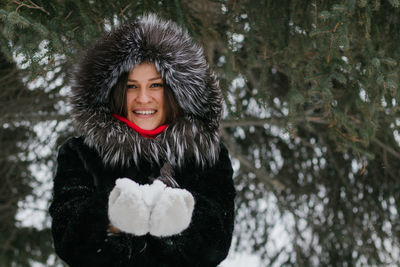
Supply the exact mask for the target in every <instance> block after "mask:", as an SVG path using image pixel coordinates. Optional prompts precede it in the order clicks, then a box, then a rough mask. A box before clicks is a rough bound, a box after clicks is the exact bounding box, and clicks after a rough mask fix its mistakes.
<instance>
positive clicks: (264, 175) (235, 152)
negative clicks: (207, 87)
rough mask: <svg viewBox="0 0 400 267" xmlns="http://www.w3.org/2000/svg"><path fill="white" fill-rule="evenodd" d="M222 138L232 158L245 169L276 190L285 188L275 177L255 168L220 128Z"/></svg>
mask: <svg viewBox="0 0 400 267" xmlns="http://www.w3.org/2000/svg"><path fill="white" fill-rule="evenodd" d="M222 138H223V140H224V143H225V144H226V146H227V147H228V149H229V152H230V153H231V154H232V156H233V157H234V158H237V159H238V160H239V161H240V164H241V165H242V166H244V167H246V168H247V169H249V170H250V171H251V172H253V173H254V174H255V175H256V177H257V178H258V179H259V180H260V181H262V182H264V183H266V184H268V185H269V186H271V187H273V188H275V189H278V190H285V186H284V185H283V184H282V183H280V182H279V181H278V180H276V179H271V178H270V176H269V175H268V173H266V172H265V171H263V170H261V169H257V168H256V167H255V166H254V165H253V164H252V163H251V162H250V161H249V160H247V159H246V158H245V157H244V156H243V155H242V154H241V153H240V151H239V148H238V147H237V145H236V143H235V142H234V141H233V140H232V138H231V137H230V136H229V135H228V133H227V132H226V131H225V130H222Z"/></svg>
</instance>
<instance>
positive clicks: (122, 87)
mask: <svg viewBox="0 0 400 267" xmlns="http://www.w3.org/2000/svg"><path fill="white" fill-rule="evenodd" d="M128 76H129V72H126V73H124V74H122V75H121V76H120V77H119V79H118V81H117V83H116V84H115V85H114V87H113V88H112V90H111V96H110V110H111V113H116V114H118V115H120V116H123V117H127V115H128V111H127V107H126V89H127V86H126V85H127V82H128ZM163 86H164V99H165V111H166V121H165V123H171V122H173V121H175V120H176V118H177V117H178V116H179V115H180V114H181V113H182V111H181V109H180V108H179V105H178V103H177V101H176V100H175V97H174V93H173V92H172V89H171V88H170V87H169V86H168V85H167V84H166V83H165V82H163Z"/></svg>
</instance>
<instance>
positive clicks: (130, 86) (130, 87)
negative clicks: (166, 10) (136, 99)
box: [126, 84, 136, 89]
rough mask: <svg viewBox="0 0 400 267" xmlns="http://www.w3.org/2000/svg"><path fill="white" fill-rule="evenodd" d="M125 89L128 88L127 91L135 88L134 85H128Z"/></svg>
mask: <svg viewBox="0 0 400 267" xmlns="http://www.w3.org/2000/svg"><path fill="white" fill-rule="evenodd" d="M126 88H128V89H133V88H136V85H134V84H128V85H127V86H126Z"/></svg>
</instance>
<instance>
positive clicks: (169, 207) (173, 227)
mask: <svg viewBox="0 0 400 267" xmlns="http://www.w3.org/2000/svg"><path fill="white" fill-rule="evenodd" d="M193 209H194V198H193V196H192V194H191V193H190V192H189V191H187V190H185V189H178V188H171V187H166V188H165V189H164V191H163V192H162V194H161V196H160V197H159V199H158V201H157V202H156V203H155V206H154V208H153V210H152V212H151V215H150V234H151V235H155V236H171V235H175V234H179V233H180V232H182V231H183V230H185V229H186V228H187V227H188V226H189V224H190V221H191V219H192V213H193Z"/></svg>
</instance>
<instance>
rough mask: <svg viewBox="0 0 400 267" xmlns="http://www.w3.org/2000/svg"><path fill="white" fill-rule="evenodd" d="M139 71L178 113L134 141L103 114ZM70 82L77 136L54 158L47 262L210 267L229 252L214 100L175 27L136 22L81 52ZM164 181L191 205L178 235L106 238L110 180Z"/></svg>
mask: <svg viewBox="0 0 400 267" xmlns="http://www.w3.org/2000/svg"><path fill="white" fill-rule="evenodd" d="M142 62H151V63H154V64H155V66H156V67H157V69H158V71H159V73H160V75H161V76H162V79H163V82H164V83H165V84H166V85H168V87H169V88H170V89H171V91H172V93H173V95H174V98H175V100H176V102H177V105H178V106H179V108H180V111H181V113H180V114H179V117H178V118H177V119H176V120H174V121H172V122H170V123H169V124H168V127H167V129H166V130H164V131H163V132H162V133H160V134H159V135H157V136H156V137H155V138H144V137H142V136H140V135H139V134H138V133H137V132H135V131H134V130H132V129H131V128H129V127H128V126H127V125H126V124H125V123H123V122H121V121H119V120H117V119H115V118H114V117H113V116H112V113H113V112H112V111H111V108H110V107H111V106H110V95H111V92H112V90H113V88H115V85H116V84H118V81H120V79H121V77H123V76H124V75H126V74H127V73H129V71H130V70H131V69H132V68H133V67H135V66H136V65H138V64H140V63H142ZM72 78H73V79H72V80H73V84H72V87H71V93H72V95H71V105H72V111H71V112H72V118H73V121H74V123H75V126H76V130H77V131H78V133H79V135H80V136H81V137H79V138H72V139H70V140H68V141H67V142H66V143H65V144H64V145H63V146H62V147H61V148H60V151H59V155H58V169H57V174H56V176H55V180H54V198H53V201H52V204H51V207H50V214H51V216H52V218H53V222H52V232H53V237H54V244H55V248H56V252H57V254H58V255H59V256H60V257H61V258H62V259H63V260H65V261H66V262H67V263H69V264H70V265H72V266H201V267H205V266H216V265H217V264H219V263H220V262H221V261H222V260H223V259H224V258H225V257H226V255H227V253H228V250H229V247H230V243H231V238H232V228H233V221H234V195H235V191H234V188H233V182H232V167H231V162H230V160H229V157H228V152H227V150H226V148H225V147H224V146H223V145H221V142H220V134H219V128H220V120H221V117H222V101H223V98H222V94H221V90H220V88H219V85H218V83H217V80H216V78H215V76H214V74H213V73H212V71H211V70H210V68H209V66H208V64H207V62H206V60H205V58H204V55H203V52H202V49H201V47H200V46H199V45H198V44H196V43H195V42H193V40H192V39H191V38H190V36H189V34H188V32H187V31H185V30H183V29H181V28H180V27H179V26H178V25H176V24H175V23H173V22H171V21H165V20H162V19H160V18H158V17H157V16H155V15H152V14H150V15H145V16H143V17H141V18H138V19H137V20H135V21H132V22H130V23H128V24H125V25H121V27H119V28H117V29H115V30H114V31H112V32H110V33H108V34H107V35H105V36H103V37H102V38H100V39H99V40H98V41H97V42H96V43H95V44H94V45H92V46H91V47H89V49H88V50H87V51H86V52H85V54H83V55H82V56H81V57H80V62H79V64H77V66H76V68H75V72H74V74H73V77H72ZM161 166H162V168H161ZM165 166H169V167H167V168H164V167H165ZM171 169H172V170H173V171H165V170H171ZM171 175H173V178H174V179H175V180H176V181H177V183H178V184H179V186H180V187H181V188H183V189H186V190H187V191H189V192H190V193H191V194H192V195H193V197H194V200H195V206H194V210H193V215H192V218H191V224H190V225H189V227H188V228H187V229H186V230H184V231H182V232H181V233H179V234H177V235H173V236H170V237H166V238H160V237H155V236H151V235H149V234H148V235H146V236H134V235H131V234H127V233H122V234H113V235H109V234H108V233H107V228H108V225H109V220H108V210H107V209H108V196H109V194H110V191H111V190H112V188H113V187H114V185H115V180H116V179H117V178H124V177H128V178H131V179H132V180H134V181H136V182H138V183H139V184H146V183H151V182H152V179H154V178H158V177H161V178H162V179H166V178H168V177H171Z"/></svg>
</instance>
